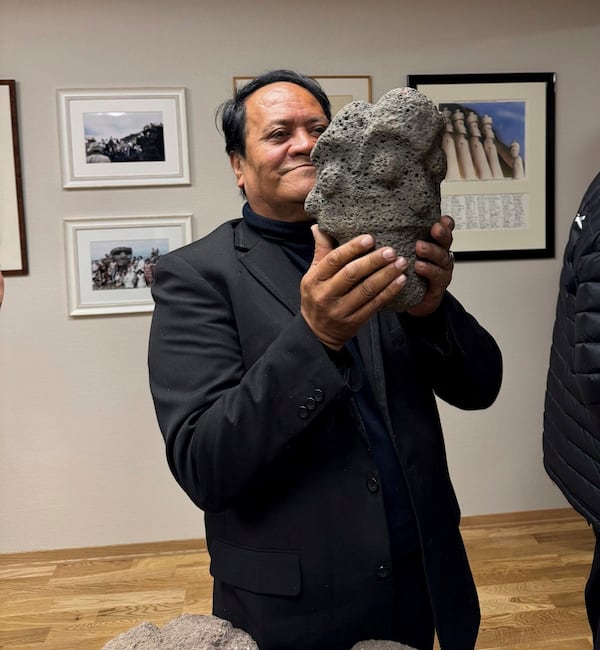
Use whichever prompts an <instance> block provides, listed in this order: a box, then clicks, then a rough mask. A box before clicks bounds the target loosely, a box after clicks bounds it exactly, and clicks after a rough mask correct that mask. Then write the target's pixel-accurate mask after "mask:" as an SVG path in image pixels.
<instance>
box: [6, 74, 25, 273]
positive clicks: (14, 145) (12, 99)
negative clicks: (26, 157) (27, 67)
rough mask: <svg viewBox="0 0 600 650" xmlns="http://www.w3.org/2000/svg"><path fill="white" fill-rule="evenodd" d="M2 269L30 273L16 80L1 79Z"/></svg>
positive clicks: (8, 271)
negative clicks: (26, 240)
mask: <svg viewBox="0 0 600 650" xmlns="http://www.w3.org/2000/svg"><path fill="white" fill-rule="evenodd" d="M0 268H1V269H2V273H3V274H4V275H27V273H28V265H27V245H26V242H25V216H24V212H23V186H22V179H21V159H20V156H19V128H18V124H17V97H16V83H15V80H14V79H3V80H0Z"/></svg>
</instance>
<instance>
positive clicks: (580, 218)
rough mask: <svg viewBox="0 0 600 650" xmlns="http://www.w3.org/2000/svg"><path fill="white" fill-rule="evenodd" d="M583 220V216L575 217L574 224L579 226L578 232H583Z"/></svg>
mask: <svg viewBox="0 0 600 650" xmlns="http://www.w3.org/2000/svg"><path fill="white" fill-rule="evenodd" d="M584 219H585V214H579V212H578V213H577V215H576V216H575V223H576V224H577V225H578V226H579V230H583V220H584Z"/></svg>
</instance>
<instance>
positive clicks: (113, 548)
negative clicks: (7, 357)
mask: <svg viewBox="0 0 600 650" xmlns="http://www.w3.org/2000/svg"><path fill="white" fill-rule="evenodd" d="M577 520H579V521H581V515H579V514H578V513H577V512H575V510H573V509H572V508H554V509H550V510H525V511H521V512H501V513H494V514H489V515H468V516H465V517H463V518H462V521H461V528H463V529H465V530H467V529H474V528H493V527H495V526H511V525H514V526H524V525H527V524H534V523H541V522H547V523H551V522H553V521H556V522H565V521H577ZM203 551H206V540H205V539H203V538H198V539H179V540H168V541H159V542H143V543H136V544H113V545H110V546H89V547H83V548H61V549H56V550H49V551H25V552H22V553H4V554H0V567H3V566H8V565H14V564H35V563H36V562H40V563H42V562H57V561H58V562H60V561H65V562H67V561H69V562H72V561H77V560H93V559H98V558H102V559H108V558H111V557H115V558H116V557H118V558H123V557H132V558H134V557H143V556H148V555H175V554H184V553H198V552H203Z"/></svg>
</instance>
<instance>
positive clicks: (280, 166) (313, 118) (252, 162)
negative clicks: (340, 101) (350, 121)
mask: <svg viewBox="0 0 600 650" xmlns="http://www.w3.org/2000/svg"><path fill="white" fill-rule="evenodd" d="M327 125H328V121H327V118H326V117H325V114H324V113H323V109H322V107H321V105H320V104H319V102H318V100H317V99H316V97H314V95H312V94H311V93H310V92H309V91H308V90H306V89H305V88H302V87H301V86H298V85H296V84H293V83H287V82H277V83H272V84H269V85H268V86H263V87H262V88H259V89H258V90H257V91H256V92H254V93H252V95H250V96H249V97H248V99H247V100H246V134H245V137H246V155H245V157H242V156H240V155H239V154H238V153H233V154H231V157H230V159H231V166H232V168H233V171H234V173H235V175H236V178H237V184H238V187H240V188H243V189H244V192H245V193H246V197H247V198H248V203H249V204H250V207H251V208H252V209H253V210H254V211H255V212H257V213H258V214H261V215H263V216H264V217H269V218H270V219H278V220H280V221H304V220H306V219H307V218H308V217H307V216H306V213H305V212H304V199H305V198H306V195H307V194H308V193H309V192H310V190H311V189H312V187H313V185H314V183H315V177H316V173H315V168H314V165H313V164H312V162H311V160H310V152H311V151H312V148H313V146H314V144H315V142H316V141H317V138H318V137H319V136H320V135H321V133H323V131H324V130H325V129H326V128H327Z"/></svg>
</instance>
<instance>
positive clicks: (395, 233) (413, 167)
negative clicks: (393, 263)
mask: <svg viewBox="0 0 600 650" xmlns="http://www.w3.org/2000/svg"><path fill="white" fill-rule="evenodd" d="M445 130H446V121H445V119H444V116H443V115H442V114H441V113H440V111H439V110H438V109H437V107H436V106H435V104H433V102H432V101H431V100H430V99H429V98H428V97H426V96H425V95H423V94H422V93H420V92H419V91H417V90H415V89H414V88H395V89H393V90H390V91H389V92H387V93H386V94H385V95H383V97H382V98H381V99H380V100H379V101H378V102H377V103H376V104H370V103H369V102H365V101H355V102H351V103H350V104H347V105H346V106H345V107H344V108H342V109H341V110H340V111H339V112H338V113H337V114H336V115H335V117H334V118H333V120H332V121H331V124H330V125H329V126H328V127H327V130H326V131H325V132H324V133H323V135H321V136H320V138H319V139H318V140H317V143H316V145H315V147H314V148H313V151H312V154H311V158H312V161H313V163H314V165H315V168H316V172H317V179H316V183H315V186H314V188H313V189H312V191H311V192H310V193H309V194H308V196H307V197H306V201H305V204H304V207H305V210H306V212H307V213H308V214H309V215H310V216H311V217H312V218H314V219H316V220H317V222H318V224H319V228H320V230H322V231H323V232H326V233H328V234H329V235H331V236H332V237H334V238H335V239H336V240H337V241H338V243H340V244H343V243H345V242H347V241H348V240H350V239H352V238H353V237H355V236H356V235H360V234H364V233H369V234H371V235H373V236H374V238H375V243H376V246H377V247H379V246H392V247H393V248H395V249H396V250H397V251H398V253H399V254H401V255H403V256H404V257H406V259H407V261H408V269H407V272H406V275H407V279H408V282H407V284H406V287H405V288H404V290H403V291H402V292H401V293H400V294H399V296H398V297H397V299H396V300H395V301H394V302H393V303H391V304H390V305H389V306H388V307H387V309H388V310H392V311H406V310H407V309H409V308H410V307H412V306H414V305H416V304H417V303H419V302H420V301H421V299H422V298H423V295H424V293H425V290H426V283H425V281H424V280H423V279H422V278H420V277H419V276H417V275H416V274H415V272H414V263H415V260H416V253H415V243H416V241H417V239H428V238H429V231H430V229H431V226H432V225H433V224H434V223H435V222H436V221H438V220H439V218H440V184H441V182H442V180H443V179H444V176H445V174H446V157H445V154H444V151H443V149H442V137H443V135H444V132H445Z"/></svg>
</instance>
